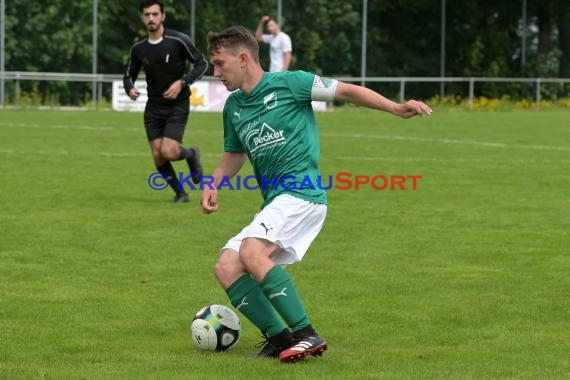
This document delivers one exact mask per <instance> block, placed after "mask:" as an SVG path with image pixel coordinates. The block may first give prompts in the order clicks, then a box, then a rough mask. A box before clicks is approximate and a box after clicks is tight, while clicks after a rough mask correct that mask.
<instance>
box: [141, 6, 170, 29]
mask: <svg viewBox="0 0 570 380" xmlns="http://www.w3.org/2000/svg"><path fill="white" fill-rule="evenodd" d="M165 16H166V15H165V14H164V13H162V12H161V11H160V6H159V5H158V4H155V5H151V6H150V7H148V8H144V9H143V12H142V14H141V19H142V22H143V24H144V25H145V26H146V29H147V30H148V31H149V32H155V31H157V30H159V29H160V27H161V26H162V23H163V21H164V17H165Z"/></svg>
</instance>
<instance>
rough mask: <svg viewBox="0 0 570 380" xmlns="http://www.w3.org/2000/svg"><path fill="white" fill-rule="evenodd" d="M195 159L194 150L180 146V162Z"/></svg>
mask: <svg viewBox="0 0 570 380" xmlns="http://www.w3.org/2000/svg"><path fill="white" fill-rule="evenodd" d="M192 157H194V150H193V149H191V148H184V147H182V146H180V155H179V156H178V159H179V160H182V159H189V158H192Z"/></svg>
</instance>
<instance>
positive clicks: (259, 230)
mask: <svg viewBox="0 0 570 380" xmlns="http://www.w3.org/2000/svg"><path fill="white" fill-rule="evenodd" d="M326 215H327V206H326V205H324V204H319V203H312V202H309V201H305V200H303V199H299V198H296V197H294V196H292V195H289V194H282V195H279V196H277V197H276V198H275V199H274V200H273V201H272V202H271V203H270V204H269V205H267V206H265V208H264V209H263V210H261V211H260V212H258V213H257V214H256V215H255V217H254V218H253V221H252V222H251V224H250V225H248V226H247V227H245V228H244V229H243V230H241V232H240V233H239V234H237V235H236V236H234V237H233V238H231V239H230V240H229V241H228V242H227V243H226V245H225V246H224V247H223V248H222V249H221V250H220V252H223V251H224V250H226V249H232V250H234V251H236V252H239V250H240V247H241V242H242V241H243V239H246V238H250V237H254V238H259V239H265V240H268V241H270V242H272V243H274V244H275V245H277V246H279V247H280V248H281V249H278V250H277V251H275V252H274V253H273V254H272V255H271V259H272V260H273V261H275V263H276V264H280V265H284V266H285V265H289V264H294V263H296V262H299V261H301V260H302V259H303V256H305V253H306V252H307V250H308V249H309V246H310V245H311V243H312V242H313V240H315V238H316V237H317V235H318V234H319V232H320V231H321V229H322V228H323V224H324V223H325V218H326Z"/></svg>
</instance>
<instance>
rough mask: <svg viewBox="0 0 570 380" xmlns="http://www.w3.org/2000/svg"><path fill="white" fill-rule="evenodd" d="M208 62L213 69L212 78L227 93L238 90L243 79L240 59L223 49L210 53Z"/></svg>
mask: <svg viewBox="0 0 570 380" xmlns="http://www.w3.org/2000/svg"><path fill="white" fill-rule="evenodd" d="M210 62H211V63H212V66H213V67H214V76H215V77H216V78H218V79H219V80H220V81H221V82H222V83H223V85H224V86H226V88H227V89H228V91H234V90H237V89H238V88H240V86H241V84H242V78H243V72H244V70H243V66H242V59H241V58H240V56H239V55H235V54H232V53H231V52H230V51H228V50H226V49H225V48H223V47H222V48H221V49H220V50H219V51H212V52H210Z"/></svg>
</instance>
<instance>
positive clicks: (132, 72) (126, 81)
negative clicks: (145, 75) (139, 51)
mask: <svg viewBox="0 0 570 380" xmlns="http://www.w3.org/2000/svg"><path fill="white" fill-rule="evenodd" d="M141 67H142V62H141V61H139V59H138V58H137V56H136V55H135V53H134V49H133V48H131V52H130V54H129V60H128V61H127V66H126V68H125V73H124V75H123V87H124V88H125V92H126V93H127V95H128V96H129V98H131V100H137V98H138V97H139V95H140V92H139V90H138V89H137V88H136V87H135V81H136V80H137V77H138V76H139V72H140V70H141Z"/></svg>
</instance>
